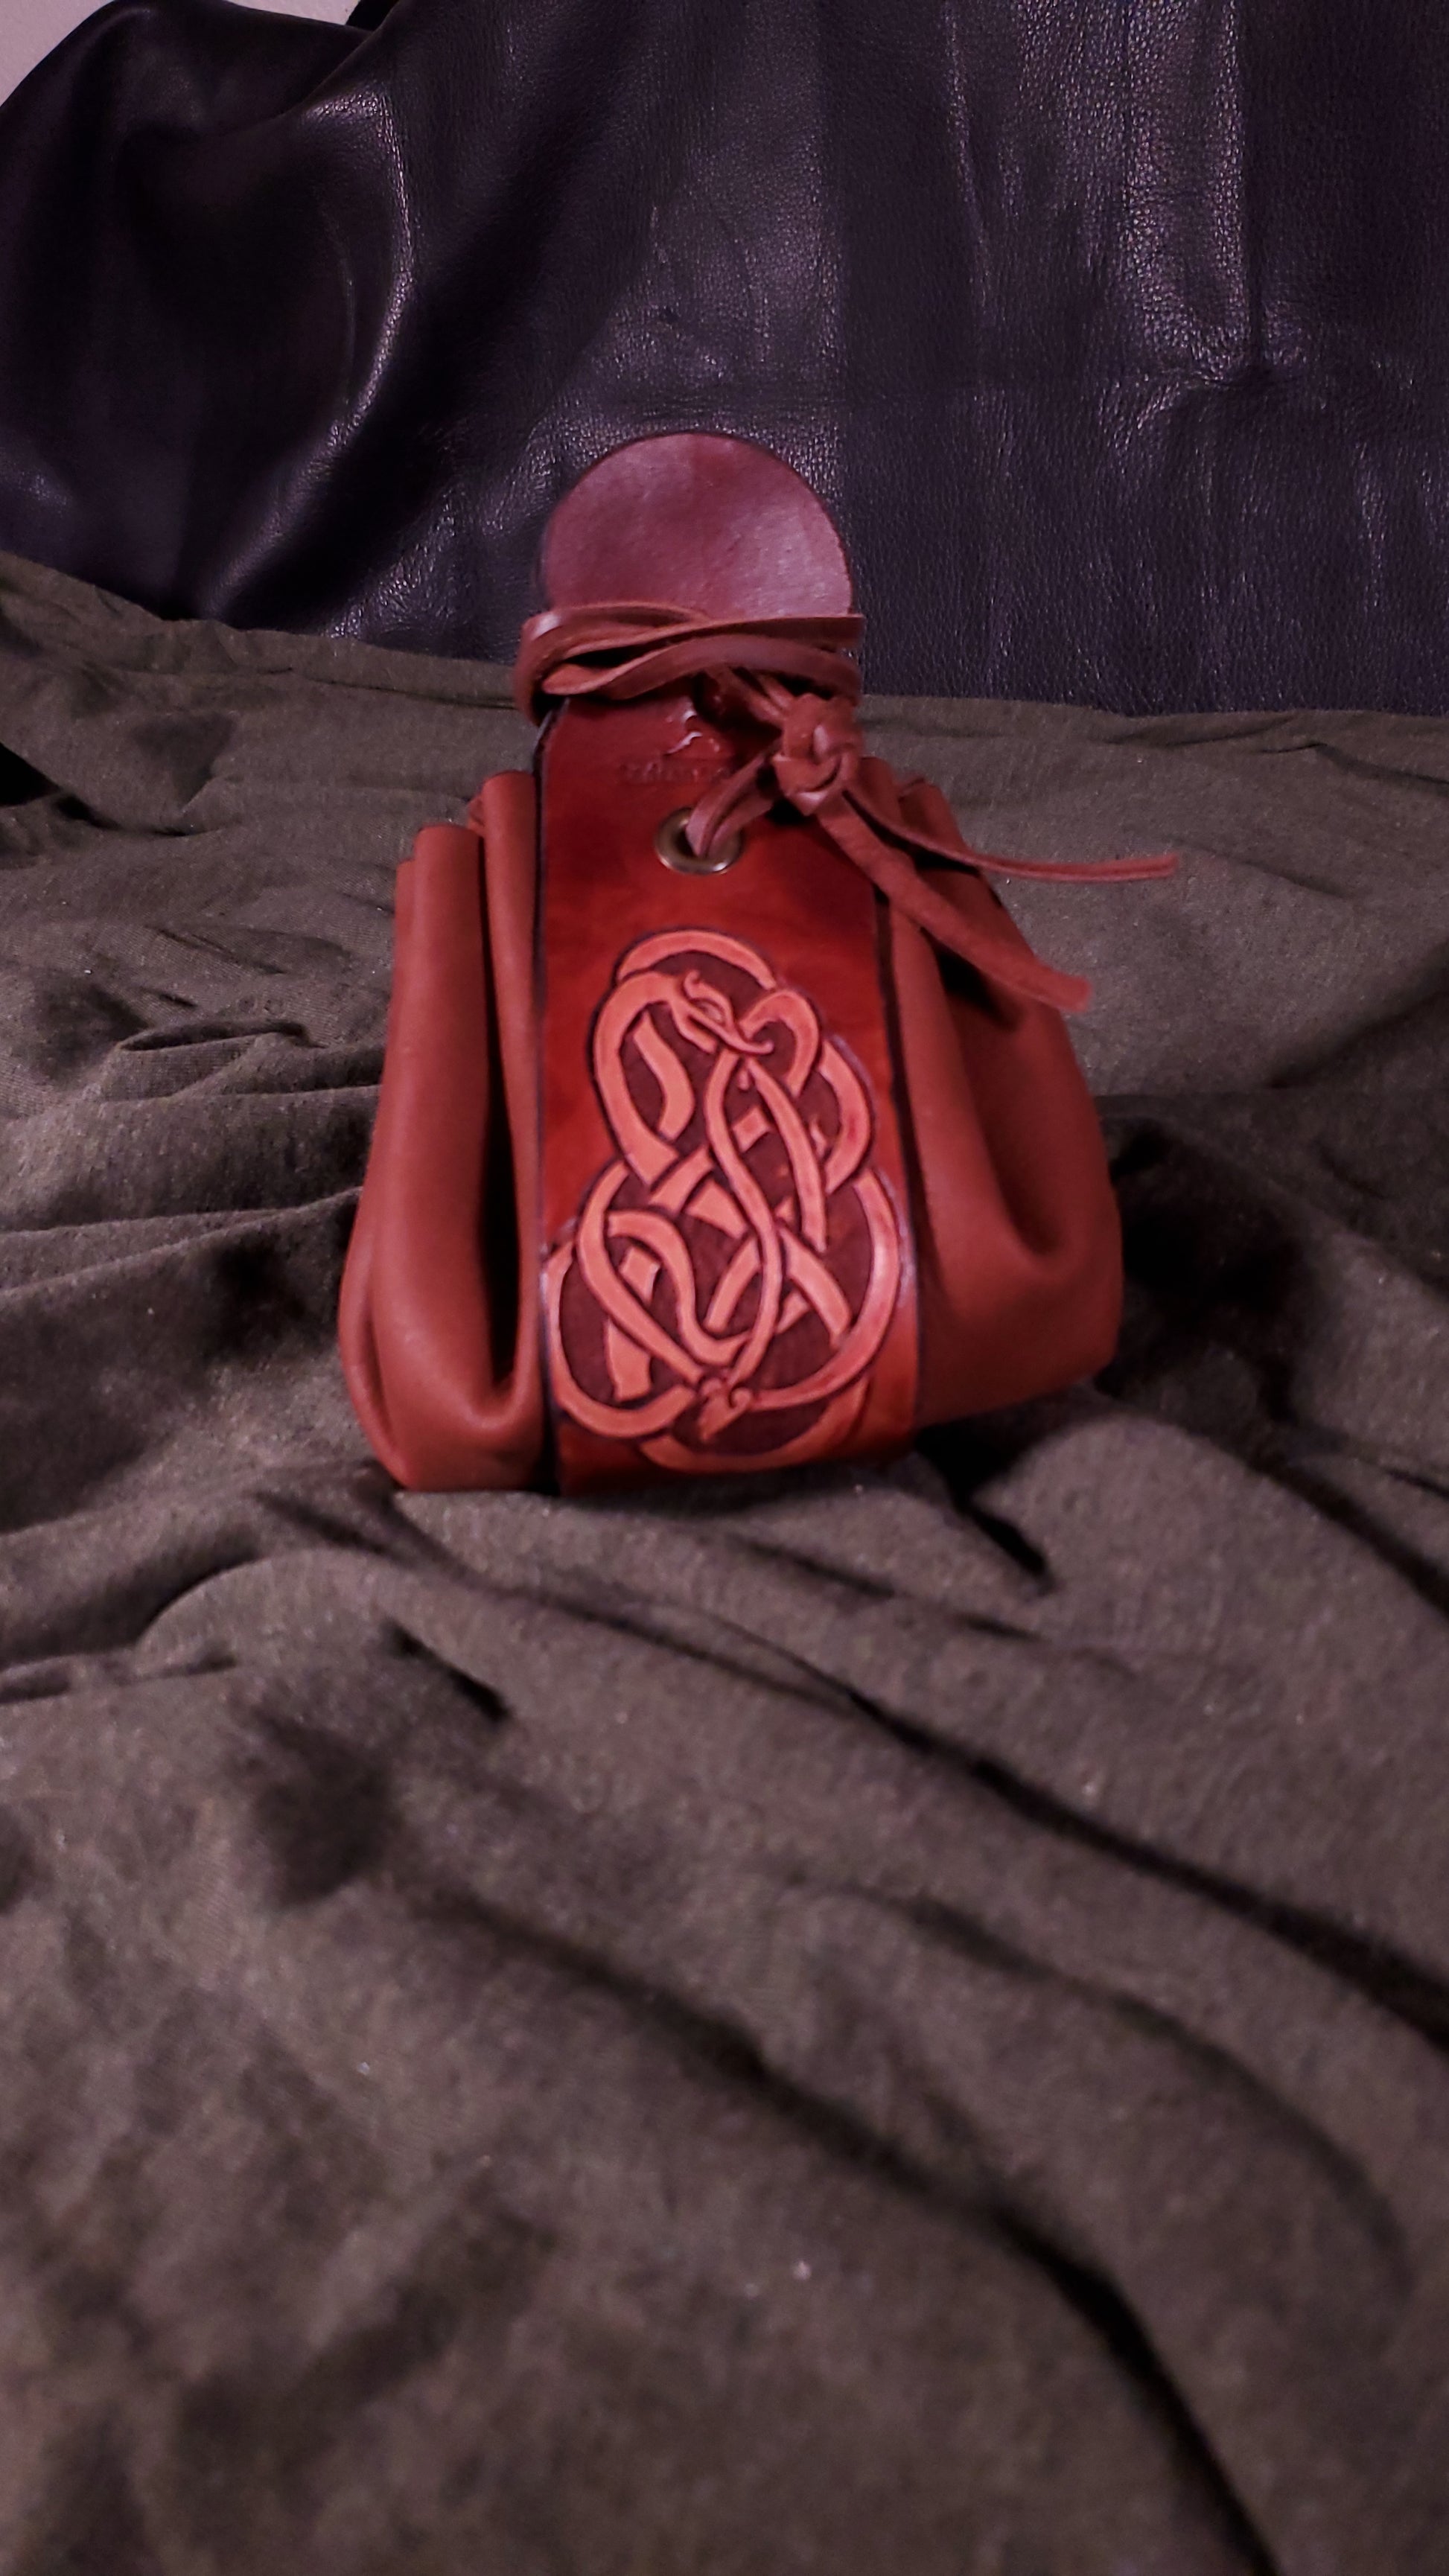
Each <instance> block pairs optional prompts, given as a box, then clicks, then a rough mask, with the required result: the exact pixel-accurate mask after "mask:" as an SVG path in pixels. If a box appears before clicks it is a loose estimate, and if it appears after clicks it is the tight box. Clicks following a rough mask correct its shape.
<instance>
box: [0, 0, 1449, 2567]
mask: <svg viewBox="0 0 1449 2576" xmlns="http://www.w3.org/2000/svg"><path fill="white" fill-rule="evenodd" d="M401 5H404V6H405V5H406V0H401ZM617 23H618V19H617V12H616V13H615V24H616V25H617ZM861 723H862V729H863V733H864V736H865V739H866V741H867V743H868V744H869V746H870V748H871V751H872V753H873V754H876V755H879V756H880V757H881V758H883V759H885V760H887V761H888V762H889V763H890V764H891V765H892V766H893V767H895V768H897V769H899V770H901V771H903V772H907V773H909V772H912V771H917V770H920V771H925V772H927V773H929V774H930V775H931V776H932V777H934V778H936V779H938V780H939V781H940V782H941V784H942V786H943V787H944V789H945V790H946V792H947V794H948V795H949V798H950V801H951V804H952V806H953V808H954V810H955V811H956V813H957V815H958V817H959V819H960V822H961V825H962V829H963V832H964V834H965V836H966V838H967V839H968V840H969V841H971V842H979V843H983V844H984V845H985V846H987V847H988V848H993V849H1005V850H1007V851H1010V850H1012V849H1014V848H1018V847H1019V848H1021V849H1023V850H1026V851H1028V852H1031V853H1033V854H1036V855H1040V856H1043V857H1047V858H1050V857H1053V856H1056V855H1061V856H1063V857H1073V858H1086V859H1090V858H1092V857H1093V855H1094V854H1098V853H1100V854H1102V855H1103V856H1106V855H1110V854H1111V853H1113V852H1115V851H1118V850H1121V849H1122V848H1123V847H1126V848H1147V849H1152V848H1160V847H1164V846H1168V847H1175V848H1178V849H1180V850H1181V851H1182V852H1183V854H1184V859H1185V864H1184V866H1183V868H1182V870H1181V873H1180V874H1179V875H1178V876H1177V877H1175V878H1173V879H1171V880H1169V881H1167V882H1165V883H1145V884H1138V885H1131V884H1129V885H1123V886H1120V887H1118V888H1117V889H1116V890H1115V892H1114V894H1113V897H1112V900H1111V901H1110V902H1106V901H1103V902H1101V903H1084V902H1083V900H1082V897H1081V894H1080V892H1079V891H1078V890H1076V889H1074V888H1072V887H1069V886H1068V887H1058V886H1053V885H1050V884H1039V883H1035V882H1032V881H1023V882H1022V883H1021V884H1020V885H1017V886H1013V887H1012V888H1011V889H1010V904H1011V909H1012V912H1013V914H1014V915H1015V916H1017V917H1018V918H1019V919H1020V921H1021V922H1022V925H1023V927H1024V929H1025V930H1026V931H1027V932H1028V933H1029V935H1030V936H1031V938H1032V940H1033V943H1034V944H1040V945H1041V946H1042V947H1043V948H1044V949H1045V950H1047V952H1048V953H1051V951H1052V950H1053V949H1056V948H1065V947H1066V945H1067V943H1068V941H1069V940H1070V941H1071V943H1072V944H1073V945H1074V947H1076V948H1077V949H1078V950H1079V952H1080V953H1082V955H1083V962H1084V964H1086V965H1087V966H1088V967H1089V968H1090V971H1091V974H1092V980H1093V985H1094V990H1095V1000H1094V1002H1093V1005H1092V1008H1091V1009H1090V1010H1089V1011H1087V1012H1084V1013H1083V1014H1081V1015H1080V1016H1079V1017H1078V1019H1076V1020H1075V1021H1074V1022H1073V1023H1072V1035H1073V1040H1074V1043H1075V1044H1076V1045H1077V1047H1078V1048H1079V1050H1080V1053H1081V1056H1082V1059H1083V1062H1084V1063H1085V1065H1086V1067H1087V1069H1088V1071H1089V1073H1090V1075H1091V1078H1092V1081H1093V1084H1094V1087H1095V1089H1096V1090H1097V1092H1098V1094H1099V1096H1100V1100H1101V1105H1102V1111H1103V1116H1104V1119H1105V1121H1106V1125H1107V1131H1108V1135H1109V1139H1110V1143H1111V1148H1112V1157H1113V1167H1114V1173H1115V1178H1116V1184H1117V1189H1118V1194H1119V1199H1120V1204H1121V1208H1122V1215H1123V1222H1124V1232H1125V1244H1126V1258H1127V1274H1128V1306H1127V1317H1126V1323H1125V1329H1124V1333H1123V1338H1122V1343H1121V1347H1120V1350H1119V1353H1118V1357H1117V1359H1116V1361H1115V1363H1114V1365H1113V1366H1112V1368H1111V1369H1109V1370H1108V1371H1107V1372H1106V1373H1105V1374H1104V1376H1103V1377H1102V1378H1101V1380H1099V1381H1098V1383H1097V1384H1095V1385H1094V1386H1091V1387H1084V1388H1081V1389H1078V1390H1077V1391H1075V1392H1074V1393H1072V1394H1070V1395H1068V1396H1066V1397H1063V1398H1061V1399H1059V1400H1053V1401H1052V1402H1049V1403H1044V1404H1041V1405H1036V1406H1031V1407H1027V1408H1024V1409H1023V1410H1022V1411H1020V1412H1019V1413H1014V1414H1011V1415H1008V1416H995V1417H992V1418H990V1419H988V1420H981V1421H977V1422H971V1423H963V1424H957V1425H954V1426H952V1427H950V1428H949V1429H947V1430H945V1431H943V1432H940V1433H938V1434H934V1435H932V1436H931V1437H930V1438H929V1440H928V1441H927V1442H926V1443H925V1444H924V1445H923V1446H922V1447H921V1448H919V1449H918V1450H917V1451H916V1452H915V1453H914V1454H913V1455H912V1456H911V1457H910V1458H909V1459H907V1460H905V1461H903V1462H902V1463H901V1464H900V1466H898V1467H896V1468H893V1469H892V1470H890V1471H889V1472H880V1473H876V1472H871V1473H853V1472H851V1471H849V1470H844V1469H837V1470H833V1471H828V1472H827V1471H821V1472H819V1473H814V1474H806V1475H800V1476H793V1477H792V1476H781V1477H778V1478H774V1479H770V1480H767V1481H764V1482H762V1483H761V1484H760V1485H759V1486H755V1485H753V1484H752V1485H750V1487H749V1489H748V1490H740V1489H739V1488H738V1487H734V1488H733V1489H732V1490H731V1491H729V1492H728V1493H726V1494H723V1495H722V1494H720V1493H719V1492H718V1491H717V1490H715V1489H713V1488H711V1487H708V1486H704V1487H701V1488H697V1489H694V1488H691V1489H690V1490H689V1491H687V1492H685V1491H681V1492H679V1493H675V1494H667V1495H663V1496H647V1497H639V1496H635V1497H632V1498H628V1499H624V1500H621V1501H618V1502H610V1503H608V1504H606V1505H597V1504H595V1505H583V1504H566V1503H562V1502H560V1501H558V1500H554V1499H550V1498H549V1497H548V1496H546V1495H535V1494H504V1495H493V1496H486V1495H485V1496H468V1495H460V1496H448V1497H432V1498H428V1497H421V1496H415V1497H411V1498H404V1497H401V1496H399V1495H398V1494H397V1493H396V1492H395V1490H394V1489H393V1488H392V1486H391V1485H390V1483H389V1482H388V1480H387V1478H386V1477H385V1476H383V1475H382V1474H381V1473H380V1471H379V1470H378V1469H377V1468H376V1467H375V1466H374V1465H373V1464H372V1463H371V1462H370V1460H369V1459H368V1456H367V1454H366V1450H365V1447H364V1444H363V1441H362V1438H361V1435H360V1433H359V1431H358V1429H357V1427H356V1424H355V1423H354V1421H353V1419H352V1417H351V1414H350V1410H349V1407H348V1404H347V1399H346V1394H345V1391H344V1388H343V1384H342V1378H341V1372H340V1368H339V1366H338V1361H337V1355H336V1340H335V1335H336V1299H337V1288H338V1281H339V1277H340V1272H341V1266H342V1260H343V1255H344V1251H345V1246H346V1242H347V1237H348V1229H349V1226H350V1223H351V1217H352V1211H353V1208H354V1205H355V1202H356V1192H357V1187H358V1184H359V1181H360V1179H361V1175H362V1170H363V1166H364V1162H365V1158H366V1154H367V1149H368V1138H369V1133H370V1126H371V1120H372V1116H373V1111H374V1107H375V1102H376V1096H377V1092H376V1086H377V1080H378V1073H379V1068H380V1064H381V1059H382V1041H383V1031H384V1023H385V1014H386V1007H387V996H388V987H389V980H390V971H391V936H392V922H391V899H392V887H393V879H394V873H395V869H396V865H397V861H398V859H399V857H400V856H401V855H402V853H403V852H404V851H405V850H406V849H407V848H408V846H409V845H410V843H411V840H412V836H413V835H414V833H415V832H416V831H417V830H418V828H419V827H420V825H422V824H423V823H425V822H427V821H429V820H434V819H447V820H452V821H458V820H461V818H462V815H463V813H464V812H465V810H466V806H467V801H468V798H469V796H470V795H471V793H472V791H473V788H474V787H475V785H476V782H477V780H478V778H479V777H480V776H481V775H483V774H485V773H486V772H489V771H492V770H496V769H502V768H508V767H511V766H517V765H519V764H520V763H526V761H527V757H528V752H529V747H530V740H531V732H530V728H529V726H528V725H527V724H525V722H524V721H523V719H522V718H521V717H520V716H519V714H518V713H517V711H516V709H515V708H514V707H513V706H512V704H511V701H510V696H509V687H508V676H507V673H506V672H505V671H503V670H502V669H496V668H483V667H479V666H476V665H470V664H466V663H460V662H450V661H446V660H441V659H437V660H428V659H426V658H425V657H422V656H419V655H414V654H410V653H401V652H382V651H378V650H376V649H374V648H371V647H369V646H367V645H365V644H363V643H360V642H356V641H351V640H341V641H335V642H326V641H322V640H320V639H317V638H312V637H305V636H303V637H297V636H283V635H278V634H275V633H270V632H265V631H252V632H246V633H242V632H238V631H236V630H233V629H228V628H225V627H220V626H216V625H210V624H199V625H190V624H169V623H165V622H162V621H159V620H157V619H155V618H153V617H151V616H149V615H147V614H146V612H145V611H143V610H141V609H138V608H134V607H127V606H126V605H124V604H123V603H121V602H119V601H117V600H116V599H114V598H113V597H107V596H103V595H100V594H98V593H95V592H93V591H91V590H89V589H87V588H85V587H84V586H83V585H79V584H76V583H74V582H71V581H68V580H66V579H65V578H63V577H62V576H60V575H57V574H54V573H52V572H46V571H41V570H39V569H37V568H36V567H34V566H33V565H30V564H26V563H22V562H19V561H16V560H14V559H0V1004H3V1008H0V1139H3V1144H4V1152H3V1154H0V1980H3V1991H4V1998H5V2007H4V2011H3V2013H0V2177H3V2189H0V2421H3V2425H4V2439H3V2441H0V2559H3V2562H4V2564H5V2565H6V2566H7V2567H8V2568H12V2569H14V2570H15V2571H16V2576H60V2571H62V2570H65V2571H67V2576H70V2571H77V2576H78V2571H82V2570H84V2571H85V2576H274V2571H277V2570H279V2569H282V2570H286V2571H288V2576H290V2571H292V2570H294V2569H296V2570H305V2571H306V2576H405V2571H406V2576H423V2571H426V2576H479V2571H480V2570H493V2569H497V2570H500V2571H506V2576H559V2571H560V2570H561V2569H567V2570H568V2571H569V2576H619V2571H620V2570H623V2569H630V2570H635V2569H641V2570H642V2569H646V2568H647V2569H648V2570H649V2576H746V2571H749V2576H753V2571H755V2570H758V2569H762V2568H764V2569H768V2570H769V2576H818V2571H819V2570H820V2569H822V2568H829V2569H830V2570H831V2571H832V2576H901V2571H902V2570H909V2571H910V2576H1006V2571H1010V2576H1018V2571H1021V2576H1026V2571H1030V2576H1038V2571H1042V2576H1127V2571H1128V2570H1132V2571H1134V2572H1135V2576H1268V2571H1272V2576H1430V2571H1435V2576H1437V2570H1438V2569H1439V2568H1440V2566H1441V2565H1442V2564H1443V2557H1444V2534H1445V2531H1446V2529H1449V2494H1446V2479H1449V2467H1446V2464H1449V2421H1446V2396H1445V2391H1446V2386H1449V2372H1446V2354H1449V2276H1446V2267H1445V2261H1444V2246H1445V2242H1446V2236H1449V1729H1446V1726H1445V1710H1446V1707H1449V1317H1446V1302H1445V1301H1446V1293H1449V1282H1446V1261H1445V1248H1446V1243H1449V1129H1446V1120H1445V1109H1444V1103H1445V1098H1446V1071H1449V989H1446V983H1445V971H1444V959H1445V956H1446V954H1449V726H1446V725H1445V724H1443V723H1442V722H1439V721H1436V720H1430V719H1423V720H1410V719H1403V718H1391V717H1383V716H1365V715H1356V716H1342V715H1340V716H1325V715H1323V714H1321V713H1319V714H1298V715H1277V716H1274V715H1263V714H1258V715H1237V716H1231V717H1228V716H1223V717H1216V718H1209V719H1199V720H1194V721H1183V720H1180V719H1175V718H1174V719H1170V720H1164V719H1148V720H1140V721H1124V720H1122V719H1120V718H1114V717H1105V716H1101V715H1097V714H1092V713H1090V712H1087V711H1084V710H1081V709H1071V708H1064V707H1047V706H1032V705H1003V704H999V703H986V702H979V701H978V702H975V703H969V704H960V703H952V702H948V701H943V700H925V701H923V700H916V701H906V700H900V699H895V700H891V699H882V698H879V697H870V698H867V699H865V700H864V701H863V702H862V705H861Z"/></svg>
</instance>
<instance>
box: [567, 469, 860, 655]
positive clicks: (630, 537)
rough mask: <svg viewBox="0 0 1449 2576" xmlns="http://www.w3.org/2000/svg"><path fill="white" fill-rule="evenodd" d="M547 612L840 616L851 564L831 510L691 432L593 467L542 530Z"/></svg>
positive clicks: (793, 481)
mask: <svg viewBox="0 0 1449 2576" xmlns="http://www.w3.org/2000/svg"><path fill="white" fill-rule="evenodd" d="M542 573H543V582H544V589H545V593H546V596H547V599H548V603H549V606H550V607H551V608H576V607H583V606H588V605H590V604H592V603H593V602H594V601H597V600H613V599H618V600H623V599H628V600H657V601H661V602H665V603H668V604H670V605H672V606H675V607H679V608H693V609H698V610H700V611H701V612H702V613H703V614H704V615H706V616H709V617H740V618H749V617H788V616H824V617H842V616H847V615H848V614H849V613H850V610H851V608H852V607H853V605H854V602H853V598H852V593H851V582H850V567H849V565H848V564H847V562H846V560H845V550H844V548H843V547H842V545H841V542H840V539H839V537H838V536H837V535H836V532H835V528H834V526H833V524H832V522H831V519H830V515H829V512H828V511H827V510H826V509H825V507H824V504H823V503H822V502H820V501H818V500H817V499H816V497H815V494H814V493H813V492H812V491H811V489H810V486H809V484H808V483H804V482H802V481H801V479H800V476H799V475H798V474H796V473H795V472H794V470H793V468H792V467H790V466H788V465H785V464H783V463H782V462H781V460H780V458H779V457H778V456H772V455H771V454H770V453H769V451H768V449H766V448H763V447H755V446H753V445H751V443H750V442H749V441H748V440H747V439H743V438H722V437H719V436H716V435H715V434H714V433H712V432H706V431H703V430H685V431H682V432H679V433H677V434H674V435H671V436H668V437H660V438H640V439H634V440H632V441H631V443H630V444H629V445H628V446H627V447H616V448H615V449H614V451H613V453H612V455H610V456H605V457H603V458H601V459H600V462H599V463H598V464H597V465H595V466H592V467H591V468H590V470H589V472H588V473H587V474H585V475H584V477H583V479H582V481H580V482H578V483H576V484H575V485H574V487H573V490H572V491H571V492H569V493H568V494H567V495H566V496H565V498H564V499H563V500H562V501H561V502H560V503H559V505H558V508H557V509H556V510H555V511H554V514H553V517H552V518H551V519H550V520H549V523H548V526H547V528H546V529H545V531H544V538H543V551H542Z"/></svg>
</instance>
